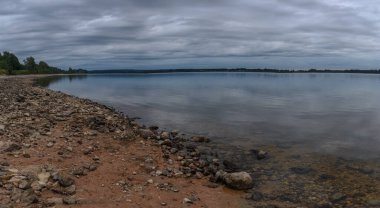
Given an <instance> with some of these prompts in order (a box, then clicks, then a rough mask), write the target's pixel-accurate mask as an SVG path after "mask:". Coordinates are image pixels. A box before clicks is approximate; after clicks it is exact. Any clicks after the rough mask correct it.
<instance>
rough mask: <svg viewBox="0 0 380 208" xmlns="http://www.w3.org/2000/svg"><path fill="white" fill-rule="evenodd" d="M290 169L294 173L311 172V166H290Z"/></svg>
mask: <svg viewBox="0 0 380 208" xmlns="http://www.w3.org/2000/svg"><path fill="white" fill-rule="evenodd" d="M290 171H291V172H293V173H295V174H299V175H304V174H308V173H310V172H312V171H313V169H312V168H311V167H292V168H290Z"/></svg>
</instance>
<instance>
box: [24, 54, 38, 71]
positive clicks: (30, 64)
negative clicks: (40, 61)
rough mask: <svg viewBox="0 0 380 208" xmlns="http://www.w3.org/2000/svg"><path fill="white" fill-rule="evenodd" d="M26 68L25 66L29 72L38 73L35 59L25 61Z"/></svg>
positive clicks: (30, 58)
mask: <svg viewBox="0 0 380 208" xmlns="http://www.w3.org/2000/svg"><path fill="white" fill-rule="evenodd" d="M24 66H25V69H27V70H29V71H32V72H37V64H36V61H35V60H34V58H33V57H32V56H30V57H28V58H26V59H25V60H24Z"/></svg>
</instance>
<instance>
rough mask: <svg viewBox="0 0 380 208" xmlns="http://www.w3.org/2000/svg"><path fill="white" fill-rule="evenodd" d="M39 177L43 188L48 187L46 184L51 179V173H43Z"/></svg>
mask: <svg viewBox="0 0 380 208" xmlns="http://www.w3.org/2000/svg"><path fill="white" fill-rule="evenodd" d="M37 177H38V183H39V184H41V185H42V186H46V184H47V182H48V181H49V178H50V173H49V172H41V173H38V174H37Z"/></svg>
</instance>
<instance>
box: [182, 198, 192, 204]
mask: <svg viewBox="0 0 380 208" xmlns="http://www.w3.org/2000/svg"><path fill="white" fill-rule="evenodd" d="M183 203H184V204H192V203H193V201H192V200H191V199H189V198H183Z"/></svg>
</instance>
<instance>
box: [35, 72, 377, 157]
mask: <svg viewBox="0 0 380 208" xmlns="http://www.w3.org/2000/svg"><path fill="white" fill-rule="evenodd" d="M43 83H45V84H44V86H47V85H49V88H51V89H54V90H60V91H63V92H66V93H69V94H73V95H76V96H79V97H84V98H89V99H93V100H95V101H98V102H101V103H104V104H108V105H112V106H113V107H116V108H117V109H118V110H121V111H124V112H125V113H126V114H128V115H130V116H131V117H135V116H138V117H141V118H143V120H142V122H143V123H146V124H155V125H159V126H161V127H166V128H169V129H180V130H183V131H185V132H186V133H197V134H205V135H209V136H212V137H215V138H219V141H221V142H228V143H233V144H237V145H241V146H247V147H249V146H250V145H254V144H258V143H259V144H260V143H262V144H268V143H271V144H273V143H274V144H279V145H284V144H285V145H286V144H298V145H304V146H305V147H308V148H310V150H313V151H322V152H326V153H333V154H338V155H344V156H354V157H372V158H374V157H379V154H378V151H379V150H380V139H379V137H378V135H379V133H380V130H379V128H378V126H379V125H380V106H379V104H378V103H379V101H380V91H379V90H378V89H380V76H378V75H352V74H271V73H177V74H145V75H138V74H136V75H125V74H124V75H89V76H76V77H75V76H71V77H56V78H52V80H51V81H49V80H44V81H43Z"/></svg>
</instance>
